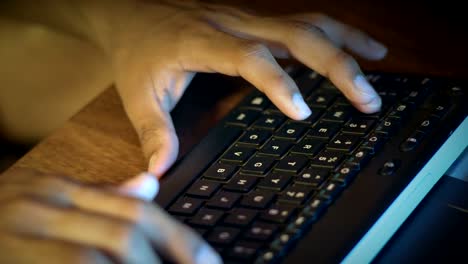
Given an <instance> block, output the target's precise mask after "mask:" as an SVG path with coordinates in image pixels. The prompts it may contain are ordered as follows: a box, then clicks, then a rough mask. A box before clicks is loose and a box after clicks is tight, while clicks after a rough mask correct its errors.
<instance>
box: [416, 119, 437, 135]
mask: <svg viewBox="0 0 468 264" xmlns="http://www.w3.org/2000/svg"><path fill="white" fill-rule="evenodd" d="M438 122H439V119H438V118H437V117H432V116H431V117H428V118H426V119H424V120H423V121H421V123H420V124H419V127H418V131H421V132H424V133H429V132H430V131H431V130H432V129H433V128H434V126H435V125H436V124H437V123H438Z"/></svg>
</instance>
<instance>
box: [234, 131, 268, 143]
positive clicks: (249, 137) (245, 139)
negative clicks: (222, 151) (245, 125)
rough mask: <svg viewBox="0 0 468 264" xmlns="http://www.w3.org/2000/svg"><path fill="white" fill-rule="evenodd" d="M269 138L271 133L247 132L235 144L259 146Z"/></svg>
mask: <svg viewBox="0 0 468 264" xmlns="http://www.w3.org/2000/svg"><path fill="white" fill-rule="evenodd" d="M270 137H271V133H270V132H268V131H265V130H248V131H246V132H245V134H244V135H242V136H241V138H240V139H239V140H238V141H237V142H239V143H243V144H252V145H256V146H259V145H263V143H265V141H266V140H267V139H269V138H270Z"/></svg>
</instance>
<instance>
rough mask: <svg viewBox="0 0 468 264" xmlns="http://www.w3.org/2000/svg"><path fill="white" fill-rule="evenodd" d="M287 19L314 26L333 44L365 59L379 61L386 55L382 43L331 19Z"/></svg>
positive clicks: (305, 16) (317, 16) (304, 16)
mask: <svg viewBox="0 0 468 264" xmlns="http://www.w3.org/2000/svg"><path fill="white" fill-rule="evenodd" d="M288 18H290V19H293V20H298V21H302V22H306V23H310V24H312V25H316V26H317V27H319V28H320V29H322V30H323V31H324V32H325V34H326V35H327V36H328V37H329V38H330V39H331V40H332V41H333V43H335V44H336V45H338V46H339V47H342V46H343V47H345V48H347V49H349V50H351V51H352V52H354V53H356V54H358V55H360V56H362V57H364V58H366V59H370V60H380V59H382V58H384V57H385V55H386V54H387V48H386V47H385V46H384V45H383V44H382V43H380V42H378V41H377V40H375V39H373V38H372V37H370V36H369V35H367V34H366V33H364V32H362V31H361V30H358V29H356V28H354V27H351V26H349V25H346V24H344V23H341V22H339V21H337V20H335V19H333V18H331V17H328V16H325V15H322V14H296V15H292V16H288Z"/></svg>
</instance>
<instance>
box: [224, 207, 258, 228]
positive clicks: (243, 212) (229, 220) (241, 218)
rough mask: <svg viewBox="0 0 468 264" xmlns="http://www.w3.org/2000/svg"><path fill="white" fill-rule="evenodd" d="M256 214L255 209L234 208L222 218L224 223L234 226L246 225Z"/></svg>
mask: <svg viewBox="0 0 468 264" xmlns="http://www.w3.org/2000/svg"><path fill="white" fill-rule="evenodd" d="M256 216H257V211H256V210H252V209H245V208H236V209H234V210H232V212H231V213H229V214H228V216H227V217H226V218H225V219H224V223H225V224H228V225H235V226H248V225H249V224H250V223H252V221H253V220H254V218H255V217H256Z"/></svg>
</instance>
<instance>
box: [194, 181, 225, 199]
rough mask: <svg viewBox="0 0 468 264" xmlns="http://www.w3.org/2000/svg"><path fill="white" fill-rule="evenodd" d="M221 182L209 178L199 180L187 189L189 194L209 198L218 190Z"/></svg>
mask: <svg viewBox="0 0 468 264" xmlns="http://www.w3.org/2000/svg"><path fill="white" fill-rule="evenodd" d="M220 185H221V184H219V183H217V182H213V181H209V180H198V181H196V182H195V183H194V184H192V186H190V188H189V189H188V191H187V194H188V195H192V196H200V197H204V198H208V197H210V196H211V195H213V193H214V192H216V191H217V190H218V188H219V186H220Z"/></svg>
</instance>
